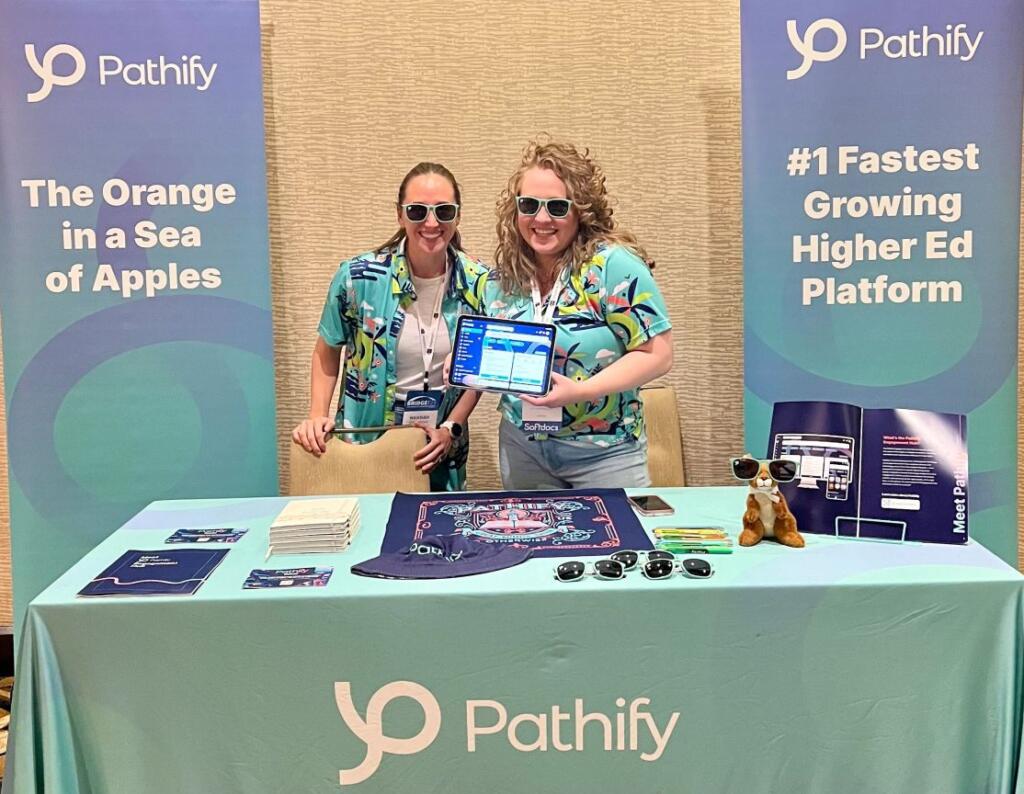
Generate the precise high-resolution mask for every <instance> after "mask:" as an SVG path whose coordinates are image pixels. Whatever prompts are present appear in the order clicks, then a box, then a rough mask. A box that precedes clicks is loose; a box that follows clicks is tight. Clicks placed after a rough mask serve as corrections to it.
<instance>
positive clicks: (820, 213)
mask: <svg viewBox="0 0 1024 794" xmlns="http://www.w3.org/2000/svg"><path fill="white" fill-rule="evenodd" d="M741 27H742V49H743V52H742V63H743V179H744V213H743V215H744V225H743V235H744V239H743V246H744V304H745V310H744V317H745V357H746V362H745V387H746V391H745V418H746V438H747V444H748V446H749V448H750V451H751V452H756V453H758V454H761V453H763V452H765V450H766V448H767V446H768V428H769V422H770V419H771V413H772V405H773V404H774V403H776V402H788V401H830V402H844V403H855V404H858V405H861V406H863V407H865V408H910V409H923V410H927V411H934V412H939V413H949V414H966V415H967V438H968V445H969V459H970V482H971V493H970V505H969V508H970V527H971V533H970V534H971V537H972V538H976V539H977V540H980V541H981V542H983V543H984V544H985V545H987V546H988V547H989V548H991V549H992V550H993V551H995V552H996V553H997V554H999V555H1000V556H1001V557H1003V559H1005V560H1007V561H1008V562H1011V563H1013V562H1015V561H1016V557H1017V554H1016V545H1017V526H1018V520H1017V515H1016V493H1017V470H1018V466H1017V457H1016V455H1017V453H1016V423H1017V403H1016V388H1017V368H1016V360H1017V318H1018V306H1017V281H1018V261H1019V259H1018V229H1019V218H1020V178H1021V170H1020V165H1021V162H1020V158H1021V95H1022V90H1024V83H1022V75H1024V48H1022V47H1021V41H1024V4H1022V3H1020V2H1019V1H1018V0H984V2H978V3H962V2H957V3H954V2H950V0H928V1H927V2H925V0H911V1H910V2H902V3H892V2H881V0H867V1H866V2H852V1H851V0H786V1H785V2H778V3H765V2H757V1H756V0H745V2H744V3H743V5H742V26H741Z"/></svg>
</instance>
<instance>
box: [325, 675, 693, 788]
mask: <svg viewBox="0 0 1024 794" xmlns="http://www.w3.org/2000/svg"><path fill="white" fill-rule="evenodd" d="M400 697H407V698H411V699H412V700H415V701H416V702H417V703H419V705H420V708H421V709H422V710H423V727H422V728H420V730H419V732H418V733H417V734H416V735H415V736H412V737H410V738H408V739H396V738H394V737H392V736H385V735H384V728H383V717H384V709H385V708H386V707H387V705H388V703H390V702H391V701H392V700H394V699H396V698H400ZM334 700H335V702H336V703H337V706H338V711H339V712H340V713H341V717H342V719H344V720H345V724H346V725H348V727H349V728H350V729H351V730H352V732H353V733H354V734H355V735H356V736H358V737H359V738H360V739H361V740H362V741H363V742H364V743H365V744H366V756H365V757H364V758H363V760H362V762H360V764H359V765H358V766H355V767H353V768H352V769H342V770H341V771H340V772H339V781H340V783H341V785H342V786H351V785H355V784H356V783H362V782H363V781H364V780H367V779H368V778H369V777H370V776H371V775H372V774H373V773H374V772H376V771H377V769H378V768H379V767H380V764H381V761H382V760H383V757H384V753H393V754H395V755H412V754H413V753H418V752H420V751H422V750H425V749H426V748H427V747H429V746H430V745H431V743H433V741H434V739H436V738H437V735H438V733H439V732H440V730H441V707H440V705H439V704H438V702H437V698H435V697H434V696H433V694H431V692H430V690H428V689H427V688H426V687H424V686H422V685H420V684H416V683H413V682H412V681H394V682H392V683H390V684H387V685H386V686H383V687H381V688H380V689H378V690H377V691H376V692H374V693H373V696H372V697H371V698H370V702H369V703H367V705H366V719H365V720H364V719H363V718H362V717H360V716H359V712H358V711H356V708H355V705H354V704H353V702H352V686H351V684H350V683H349V682H348V681H337V682H335V684H334ZM650 704H651V699H650V698H646V697H638V698H633V699H632V700H629V701H627V700H626V698H623V697H618V698H615V707H616V709H617V711H615V712H613V713H611V714H605V713H603V712H600V711H595V712H587V711H586V708H585V705H584V702H583V698H574V699H573V705H572V707H571V708H568V709H563V708H562V705H561V704H558V703H556V704H553V705H552V706H551V707H550V708H549V709H547V710H546V711H541V712H538V713H533V712H528V711H527V712H523V713H522V714H512V715H509V711H508V709H507V708H506V707H505V705H504V704H503V703H501V702H499V701H497V700H467V701H466V702H465V719H466V752H467V753H475V752H476V751H477V746H478V744H480V743H481V737H486V736H495V735H504V737H505V740H506V742H507V743H508V745H509V746H511V747H512V749H514V750H516V751H518V752H520V753H533V752H548V751H549V750H553V751H555V752H561V753H564V752H569V751H577V752H582V751H583V749H584V742H585V741H589V742H593V741H594V740H595V739H598V738H599V739H600V741H599V742H598V744H599V745H600V747H601V749H603V750H604V752H633V753H638V754H639V756H640V760H641V761H657V760H658V759H659V758H661V757H662V755H663V754H664V752H665V749H666V748H667V747H668V743H669V740H670V739H671V738H672V732H673V731H674V730H675V727H676V723H677V722H678V721H679V712H678V711H673V712H672V713H671V714H670V715H669V718H668V720H667V721H666V722H665V724H664V725H659V724H658V720H657V718H656V717H655V716H654V714H653V713H652V712H650V711H649V710H648V709H647V708H646V707H648V706H650ZM523 726H526V727H525V728H523ZM588 726H592V727H590V729H589V733H588V731H587V728H588ZM521 729H522V730H521ZM641 738H646V739H647V740H648V741H647V742H645V744H647V747H646V748H644V747H641V741H640V740H641Z"/></svg>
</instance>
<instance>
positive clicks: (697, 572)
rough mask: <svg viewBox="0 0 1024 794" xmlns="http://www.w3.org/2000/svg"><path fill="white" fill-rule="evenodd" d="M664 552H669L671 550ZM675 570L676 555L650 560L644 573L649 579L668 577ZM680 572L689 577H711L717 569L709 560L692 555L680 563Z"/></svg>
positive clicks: (644, 568)
mask: <svg viewBox="0 0 1024 794" xmlns="http://www.w3.org/2000/svg"><path fill="white" fill-rule="evenodd" d="M662 553H663V554H669V552H662ZM675 572H676V561H675V557H672V559H664V558H659V559H655V560H648V561H647V562H646V563H644V567H643V575H644V576H645V577H647V578H648V579H668V578H669V577H670V576H671V575H672V574H674V573H675ZM679 572H680V573H681V574H682V575H683V576H685V577H687V578H688V579H709V578H711V577H712V576H713V575H714V573H715V569H714V568H712V567H711V563H710V562H708V561H707V560H700V559H696V558H692V557H691V558H688V559H685V560H683V561H682V562H680V563H679Z"/></svg>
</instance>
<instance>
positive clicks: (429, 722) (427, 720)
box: [334, 681, 441, 786]
mask: <svg viewBox="0 0 1024 794" xmlns="http://www.w3.org/2000/svg"><path fill="white" fill-rule="evenodd" d="M403 697H404V698H411V699H412V700H415V701H416V702H417V703H419V704H420V708H421V709H423V727H422V728H420V732H419V733H417V734H416V735H415V736H411V737H410V738H408V739H396V738H394V737H392V736H385V735H384V708H385V707H386V706H387V705H388V703H390V702H391V701H392V700H395V699H396V698H403ZM334 700H335V702H336V703H337V704H338V711H339V712H341V718H342V719H343V720H345V724H346V725H348V727H349V728H350V729H351V731H352V733H354V734H355V735H356V736H358V737H359V738H360V739H362V741H363V742H365V743H366V757H365V758H363V760H362V762H361V763H360V764H359V766H355V767H353V768H352V769H342V770H341V771H340V772H339V773H338V779H339V782H340V783H341V785H343V786H352V785H355V784H356V783H362V782H363V781H364V780H366V779H367V778H368V777H370V775H372V774H373V773H374V772H376V771H377V767H379V766H380V762H381V759H383V757H384V753H392V754H393V755H412V754H413V753H418V752H420V751H421V750H426V749H427V748H428V747H430V745H431V743H432V742H433V741H434V739H436V738H437V734H438V731H440V730H441V706H440V705H438V702H437V698H435V697H434V696H433V695H432V694H431V693H430V690H429V689H427V688H426V687H425V686H422V685H420V684H417V683H414V682H413V681H392V682H391V683H390V684H387V685H386V686H382V687H381V688H380V689H378V690H377V691H376V692H374V693H373V696H372V697H371V698H370V702H369V703H367V704H366V719H365V720H364V719H363V718H362V717H360V716H359V712H358V711H356V707H355V704H354V703H353V702H352V685H351V684H350V683H349V682H348V681H337V682H335V684H334Z"/></svg>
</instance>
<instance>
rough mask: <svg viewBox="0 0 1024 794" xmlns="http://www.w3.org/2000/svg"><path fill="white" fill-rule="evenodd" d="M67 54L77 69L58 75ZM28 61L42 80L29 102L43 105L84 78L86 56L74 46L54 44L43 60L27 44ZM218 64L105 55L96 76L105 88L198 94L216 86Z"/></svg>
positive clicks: (180, 58) (28, 96)
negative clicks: (146, 88) (120, 85)
mask: <svg viewBox="0 0 1024 794" xmlns="http://www.w3.org/2000/svg"><path fill="white" fill-rule="evenodd" d="M61 55H68V56H70V57H71V59H72V61H73V62H74V68H73V69H72V70H71V72H70V73H68V74H58V73H57V70H56V68H55V63H54V61H56V59H57V58H58V57H59V56H61ZM25 60H26V61H28V65H29V68H30V69H31V70H32V71H33V72H34V73H35V75H36V77H38V78H39V79H40V80H41V81H42V85H41V86H40V87H39V89H38V90H36V91H33V92H31V93H29V94H26V95H25V98H26V99H27V100H28V101H29V102H42V101H43V100H44V99H46V97H48V96H49V95H50V92H51V91H52V90H53V88H54V86H70V85H74V84H75V83H77V82H79V81H80V80H81V79H82V78H83V77H85V71H86V70H85V56H84V55H83V54H82V51H81V50H80V49H78V48H77V47H74V46H72V45H71V44H55V45H54V46H52V47H50V49H48V50H47V51H46V53H45V54H44V55H43V59H42V61H40V60H39V57H38V56H37V55H36V45H34V44H26V45H25ZM216 72H217V64H216V63H213V64H210V65H209V66H207V65H206V64H204V63H203V56H201V55H180V56H178V57H176V58H175V57H171V58H168V57H166V56H164V55H158V56H157V57H155V58H147V59H146V60H144V61H138V62H132V61H125V60H124V59H122V58H120V57H119V56H117V55H109V54H104V55H100V56H99V57H98V58H97V60H96V74H97V76H98V80H99V84H100V85H101V86H106V85H107V84H108V83H110V82H114V81H116V80H120V81H121V82H122V83H124V84H125V85H128V86H133V87H135V86H169V85H174V86H186V87H188V88H194V89H195V90H196V91H205V90H206V89H208V88H209V87H210V85H211V84H212V83H213V76H214V75H215V74H216Z"/></svg>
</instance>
